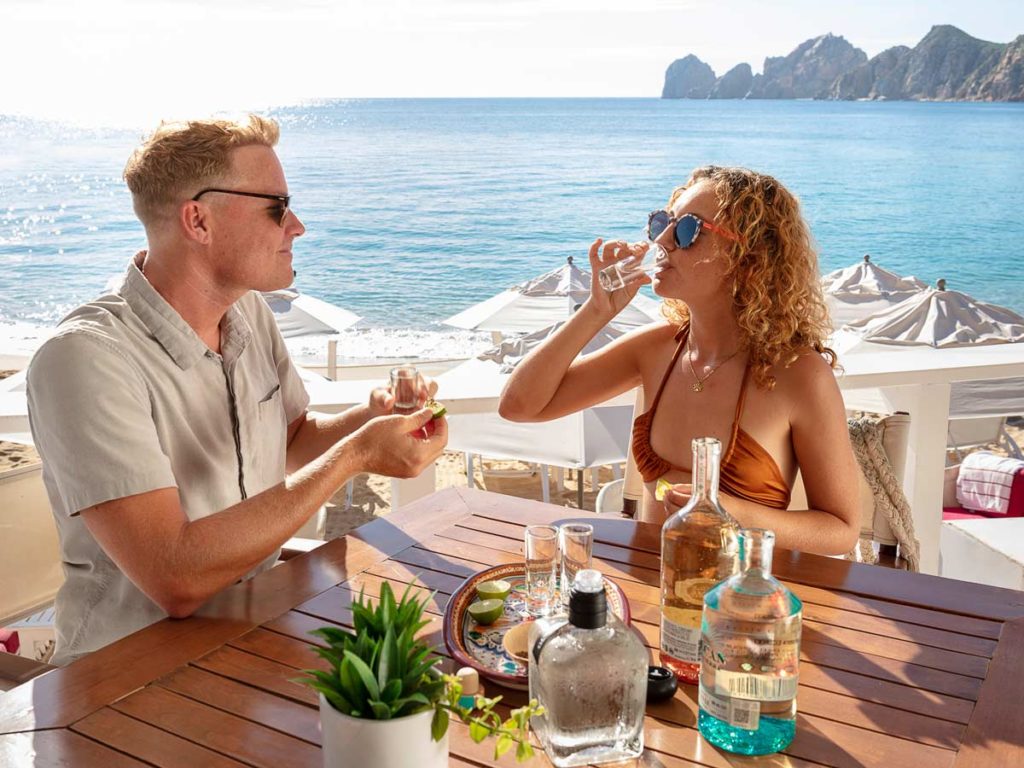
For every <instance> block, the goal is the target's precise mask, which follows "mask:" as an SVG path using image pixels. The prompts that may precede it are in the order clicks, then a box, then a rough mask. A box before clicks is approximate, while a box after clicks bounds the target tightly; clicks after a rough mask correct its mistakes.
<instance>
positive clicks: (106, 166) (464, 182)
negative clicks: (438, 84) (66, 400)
mask: <svg viewBox="0 0 1024 768" xmlns="http://www.w3.org/2000/svg"><path fill="white" fill-rule="evenodd" d="M264 113H265V114H270V115H271V116H273V117H275V118H276V119H277V120H279V121H280V123H281V125H282V139H281V143H280V145H279V154H280V156H281V159H282V161H283V163H284V168H285V172H286V174H287V176H288V181H289V187H290V191H291V193H292V196H293V207H294V209H295V210H296V212H297V213H298V214H299V215H300V216H301V217H302V219H303V222H304V223H305V225H306V228H307V233H306V235H305V236H304V237H302V238H300V239H299V240H298V241H296V246H295V268H296V270H297V273H298V274H297V278H296V286H297V287H298V288H299V289H300V290H303V291H307V292H309V293H311V294H313V295H316V296H318V297H320V298H323V299H325V300H328V301H332V302H335V303H337V304H340V305H341V306H344V307H346V308H348V309H350V310H352V311H353V312H355V313H357V314H359V315H361V316H362V317H363V322H362V324H361V330H358V331H354V332H350V333H348V334H346V336H345V338H344V339H343V340H342V345H341V347H342V349H341V351H342V353H343V354H344V355H345V356H346V357H348V358H351V359H365V358H371V357H374V356H385V357H392V356H420V355H425V354H429V355H437V356H449V355H452V356H458V355H462V354H467V353H468V352H470V351H473V350H472V349H468V348H467V347H473V348H474V349H475V348H479V347H480V345H481V344H485V341H486V336H485V335H482V334H468V333H465V332H458V331H453V330H451V329H446V327H445V326H443V325H442V324H441V321H442V320H444V319H445V318H446V317H448V316H450V315H452V314H454V313H455V312H457V311H459V310H461V309H463V308H465V307H467V306H469V305H470V304H473V303H475V302H477V301H480V300H483V299H485V298H487V297H489V296H491V295H493V294H494V293H496V292H498V291H499V290H501V289H503V288H506V287H509V286H511V285H513V284H515V283H517V282H521V281H523V280H526V279H528V278H530V277H533V276H535V275H537V274H540V273H542V272H545V271H547V270H550V269H554V268H555V267H558V266H560V265H561V264H563V263H565V259H566V257H568V256H574V257H576V259H577V263H578V264H580V265H582V266H585V264H586V252H587V247H588V245H589V243H590V242H591V241H592V240H593V238H595V237H598V236H600V237H604V238H628V239H637V238H639V236H640V233H641V230H642V228H643V225H644V224H645V222H646V216H647V213H648V212H649V211H650V210H652V209H654V208H659V207H662V206H663V205H664V203H665V201H666V198H667V196H668V194H669V193H670V192H671V190H672V189H673V188H674V187H675V186H677V185H679V184H681V183H683V182H684V181H685V180H686V178H687V176H688V173H689V171H690V170H691V169H692V168H694V167H695V166H698V165H703V164H707V163H715V164H718V165H745V166H748V167H751V168H755V169H758V170H761V171H764V172H767V173H771V174H773V175H775V176H776V177H777V178H778V179H779V180H780V181H782V182H783V183H784V184H786V185H787V186H788V187H789V188H790V189H791V190H792V191H793V192H795V193H796V194H797V195H798V196H799V197H800V199H801V201H802V203H803V206H804V210H805V213H806V216H807V218H808V220H809V221H810V223H811V227H812V230H813V232H814V235H815V238H816V240H817V242H818V245H819V248H820V259H821V267H822V272H823V273H824V272H827V271H829V270H832V269H836V268H838V267H842V266H846V265H848V264H852V263H854V262H857V261H859V260H860V259H861V258H862V257H863V255H864V254H871V256H872V260H873V261H875V262H876V263H878V264H880V265H881V266H884V267H886V268H887V269H890V270H892V271H894V272H898V273H900V274H912V275H915V276H917V277H919V278H921V279H922V280H925V281H927V282H929V283H933V284H934V282H935V280H936V279H938V278H946V280H947V283H948V287H950V288H954V289H957V290H962V291H965V292H967V293H970V294H972V295H973V296H975V297H976V298H978V299H982V300H985V301H989V302H993V303H996V304H1002V305H1005V306H1009V307H1011V308H1012V309H1015V310H1017V311H1019V312H1024V252H1022V248H1024V246H1022V244H1024V215H1022V211H1024V104H981V103H910V102H889V103H885V102H816V101H749V102H747V101H687V100H680V101H675V100H661V99H465V100H462V99H430V100H414V99H412V100H410V99H396V100H386V99H382V100H332V101H323V102H317V103H309V104H303V105H300V106H287V107H279V108H274V109H271V110H264ZM151 127H152V126H139V127H104V128H99V127H82V126H74V125H68V124H57V123H49V122H39V121H35V120H32V119H29V118H25V117H13V116H2V115H0V353H2V352H4V351H5V346H6V347H8V348H10V347H18V345H19V344H28V345H29V346H31V343H32V341H31V340H32V338H33V337H34V335H35V330H34V329H37V328H39V327H46V326H50V325H52V324H53V323H55V322H56V321H57V320H59V319H60V317H62V316H63V314H64V313H66V312H67V311H68V310H69V309H71V308H72V307H73V306H75V305H76V304H78V303H80V302H82V301H85V300H88V299H89V298H91V297H93V296H95V295H98V294H99V293H100V292H102V290H103V288H104V286H105V285H106V284H107V282H108V281H109V280H110V279H111V277H113V276H114V275H117V274H119V273H120V272H121V271H122V270H123V268H124V265H125V263H126V262H127V260H128V258H129V257H130V256H131V255H132V254H133V253H134V252H135V251H137V250H138V249H140V248H142V247H144V239H143V231H142V228H141V226H140V225H139V224H138V222H137V221H136V220H135V218H134V216H133V214H132V209H131V200H130V197H129V195H128V192H127V189H126V188H125V186H124V183H123V181H122V180H121V171H122V169H123V167H124V163H125V161H126V159H127V157H128V155H129V154H130V152H131V150H132V148H133V147H134V146H135V145H136V144H137V143H138V141H139V139H140V137H141V136H142V134H143V133H144V132H145V130H146V129H147V128H151Z"/></svg>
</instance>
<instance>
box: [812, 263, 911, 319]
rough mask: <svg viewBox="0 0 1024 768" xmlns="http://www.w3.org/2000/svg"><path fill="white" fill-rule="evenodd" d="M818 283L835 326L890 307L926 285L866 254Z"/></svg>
mask: <svg viewBox="0 0 1024 768" xmlns="http://www.w3.org/2000/svg"><path fill="white" fill-rule="evenodd" d="M821 285H822V288H823V289H824V291H825V303H826V304H827V305H828V309H829V314H830V315H831V317H832V324H833V327H835V328H841V327H842V326H844V325H846V324H847V323H851V322H854V321H856V320H860V319H862V318H865V317H868V316H869V315H873V314H876V313H877V312H882V311H884V310H886V309H889V308H890V307H893V306H895V305H897V304H899V303H900V302H901V301H903V300H905V299H907V298H909V297H910V296H912V295H913V294H915V293H917V292H919V291H922V290H924V289H925V288H927V287H928V286H927V285H925V284H924V283H923V282H921V281H920V280H918V279H917V278H916V277H912V276H911V277H901V276H900V275H897V274H896V273H894V272H890V271H889V270H887V269H883V268H882V267H880V266H878V265H877V264H875V263H873V262H872V261H871V257H870V256H869V255H865V256H864V260H863V261H860V262H858V263H856V264H853V265H851V266H849V267H844V268H843V269H837V270H836V271H834V272H830V273H828V274H827V275H825V276H824V277H823V278H822V279H821Z"/></svg>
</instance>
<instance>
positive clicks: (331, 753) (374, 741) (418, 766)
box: [320, 694, 448, 768]
mask: <svg viewBox="0 0 1024 768" xmlns="http://www.w3.org/2000/svg"><path fill="white" fill-rule="evenodd" d="M433 717H434V710H433V709H428V710H427V711H426V712H420V713H418V714H415V715H409V716H408V717H400V718H398V719H397V720H364V719H363V718H359V717H349V716H348V715H343V714H342V713H341V712H339V711H338V710H336V709H335V708H334V707H332V706H331V705H330V704H329V703H328V702H327V699H325V698H324V695H323V694H320V730H321V732H322V735H323V753H324V768H343V766H344V768H355V766H374V768H448V734H447V733H445V735H444V736H443V737H442V739H441V740H440V741H434V740H433V739H431V738H430V721H431V720H432V719H433Z"/></svg>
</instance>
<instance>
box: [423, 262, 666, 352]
mask: <svg viewBox="0 0 1024 768" xmlns="http://www.w3.org/2000/svg"><path fill="white" fill-rule="evenodd" d="M589 294H590V273H589V272H586V271H584V270H582V269H580V268H579V267H577V266H576V265H575V264H573V260H572V258H571V257H570V258H569V259H567V260H566V264H564V265H563V266H561V267H559V268H558V269H554V270H552V271H550V272H545V273H544V274H542V275H538V276H537V277H534V278H531V279H530V280H527V281H526V282H523V283H519V284H518V285H514V286H512V287H511V288H508V289H507V290H504V291H502V292H501V293H498V294H496V295H494V296H492V297H491V298H489V299H485V300H484V301H481V302H480V303H478V304H474V305H473V306H471V307H469V308H467V309H464V310H463V311H462V312H459V313H458V314H455V315H452V316H451V317H449V318H448V319H446V320H444V321H442V322H444V324H445V325H452V326H455V327H456V328H464V329H466V330H470V331H491V332H493V333H501V334H512V333H532V332H534V331H540V330H543V329H545V328H550V327H551V326H552V325H554V324H556V323H558V322H560V321H563V320H567V319H568V318H569V317H571V316H572V313H573V312H575V311H576V309H577V308H578V307H579V306H580V305H581V304H582V303H583V302H585V301H586V300H587V296H588V295H589ZM660 312H661V303H660V302H657V301H655V300H654V299H651V298H649V297H647V296H644V295H642V294H637V295H636V297H634V299H633V301H632V302H630V304H629V306H627V307H626V308H625V309H623V310H622V312H620V313H619V314H618V315H617V316H616V317H615V319H614V320H613V321H612V325H614V326H616V327H618V328H620V329H631V328H636V327H638V326H641V325H647V324H648V323H650V322H651V321H653V320H657V319H659V318H660V316H661V315H660Z"/></svg>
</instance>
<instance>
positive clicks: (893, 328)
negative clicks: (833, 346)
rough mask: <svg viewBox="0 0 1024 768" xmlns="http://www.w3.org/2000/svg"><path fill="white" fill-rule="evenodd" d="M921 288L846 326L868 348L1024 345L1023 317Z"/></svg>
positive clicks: (963, 297)
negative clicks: (893, 345)
mask: <svg viewBox="0 0 1024 768" xmlns="http://www.w3.org/2000/svg"><path fill="white" fill-rule="evenodd" d="M940 286H941V287H940V288H926V289H924V290H923V291H918V292H916V293H914V294H911V295H910V296H909V297H908V298H906V299H904V300H903V301H901V302H900V303H898V304H896V305H894V306H892V307H890V308H889V309H887V310H885V311H882V312H878V313H876V314H873V315H871V316H869V317H865V318H863V319H861V320H857V321H854V322H852V323H849V324H847V326H846V330H848V331H850V332H851V333H852V334H854V335H855V336H857V337H860V338H861V339H863V340H864V341H867V342H871V343H874V344H898V345H912V346H921V345H926V346H930V347H936V348H940V347H959V346H974V345H978V344H1007V343H1013V342H1019V341H1024V317H1021V316H1020V315H1019V314H1017V313H1016V312H1014V311H1013V310H1011V309H1007V308H1006V307H1000V306H998V305H996V304H987V303H985V302H982V301H978V300H976V299H974V298H972V297H971V296H969V295H967V294H966V293H961V292H960V291H947V290H942V288H944V287H945V281H940Z"/></svg>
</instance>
